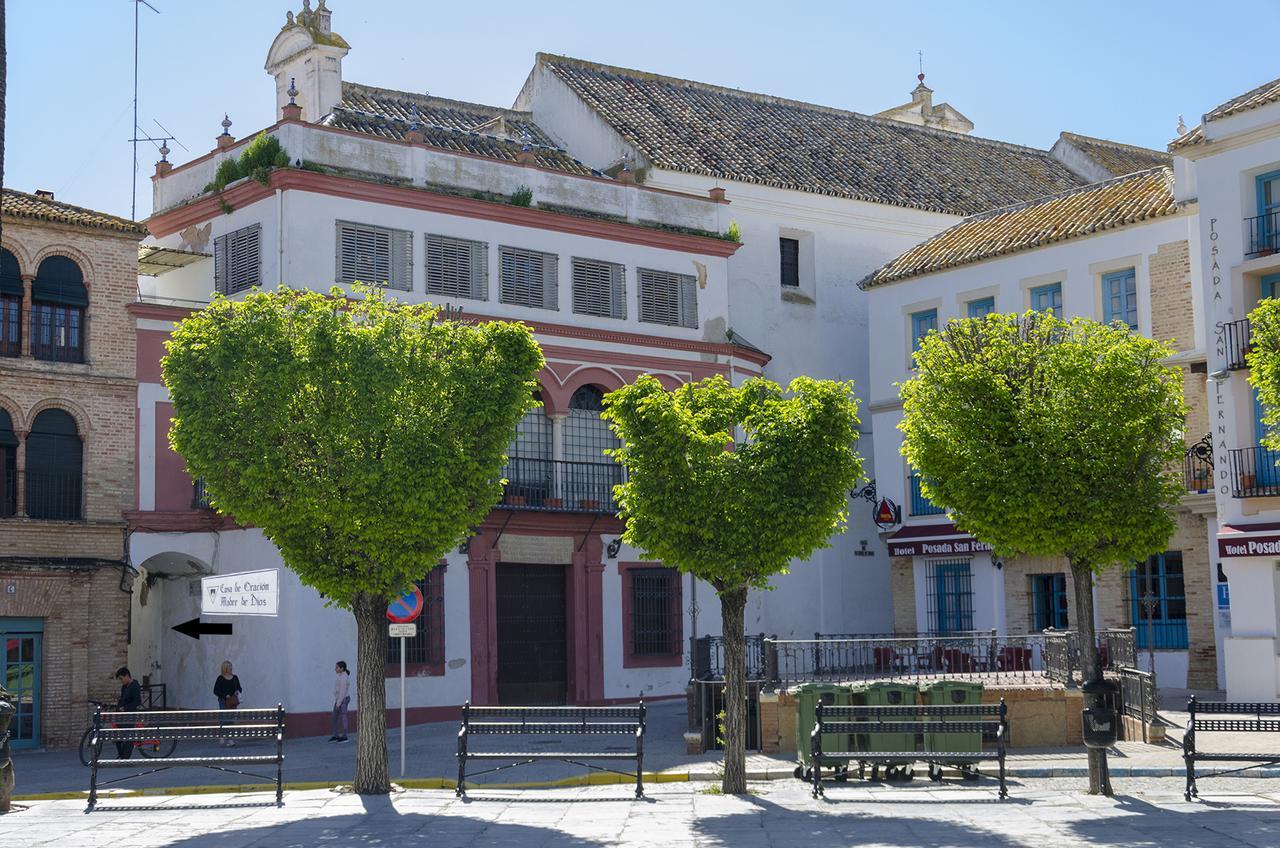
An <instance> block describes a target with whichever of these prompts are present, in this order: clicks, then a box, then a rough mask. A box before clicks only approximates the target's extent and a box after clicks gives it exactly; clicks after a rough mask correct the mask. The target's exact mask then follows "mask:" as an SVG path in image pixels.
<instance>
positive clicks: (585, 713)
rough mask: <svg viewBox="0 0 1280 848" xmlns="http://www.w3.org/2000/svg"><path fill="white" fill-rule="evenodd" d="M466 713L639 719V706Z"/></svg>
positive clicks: (470, 712)
mask: <svg viewBox="0 0 1280 848" xmlns="http://www.w3.org/2000/svg"><path fill="white" fill-rule="evenodd" d="M468 715H469V716H470V718H471V720H472V721H474V720H476V719H479V720H481V721H483V720H486V719H493V718H526V717H530V718H535V719H538V720H546V719H548V718H562V719H564V718H567V719H578V720H582V721H596V720H599V719H610V718H624V719H631V720H632V721H635V722H639V721H640V708H639V707H470V708H469V709H468Z"/></svg>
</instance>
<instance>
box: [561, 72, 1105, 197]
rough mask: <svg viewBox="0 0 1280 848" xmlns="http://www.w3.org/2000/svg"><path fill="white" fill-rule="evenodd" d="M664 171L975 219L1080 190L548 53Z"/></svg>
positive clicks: (1024, 166)
mask: <svg viewBox="0 0 1280 848" xmlns="http://www.w3.org/2000/svg"><path fill="white" fill-rule="evenodd" d="M538 61H539V62H540V63H541V64H543V65H544V66H545V67H546V68H547V69H548V70H549V71H550V72H551V73H553V74H555V75H556V77H558V78H559V79H560V80H562V81H563V82H564V83H565V84H566V85H567V86H569V88H570V89H572V90H573V91H574V92H575V93H576V94H577V95H578V96H579V97H580V98H582V100H583V101H585V102H586V104H587V105H588V106H590V107H591V108H592V109H594V110H595V111H596V112H597V113H598V114H599V115H600V116H601V117H602V118H603V119H604V120H605V121H606V122H607V123H608V124H609V125H610V126H612V127H613V129H614V130H615V131H617V132H618V133H619V134H620V135H622V137H623V138H625V139H626V140H627V141H628V142H630V143H631V144H632V145H634V146H635V147H636V148H637V149H638V150H639V151H640V152H641V153H642V154H643V155H644V156H645V157H646V158H647V159H648V160H649V162H650V163H651V164H652V165H654V166H655V167H658V168H663V169H667V170H672V171H685V172H689V173H696V174H705V175H707V176H711V177H720V178H723V179H731V180H737V181H741V182H749V183H758V184H761V185H768V186H774V187H777V188H785V189H793V190H796V191H805V192H813V193H816V194H826V195H832V196H836V197H847V198H852V199H856V200H865V201H868V202H871V203H884V204H890V205H894V206H907V207H912V208H916V209H927V210H931V211H936V212H946V213H952V214H973V213H975V212H980V211H982V210H984V209H990V208H991V207H993V206H1001V205H1004V204H1008V203H1013V202H1018V201H1023V200H1030V199H1031V198H1035V197H1043V196H1044V195H1046V194H1052V193H1053V192H1058V191H1063V190H1065V189H1070V188H1075V187H1077V186H1079V185H1081V184H1082V183H1083V182H1084V180H1082V179H1081V178H1080V177H1077V176H1076V175H1074V174H1073V173H1071V171H1069V170H1068V169H1067V168H1066V167H1065V166H1064V165H1063V164H1062V163H1060V162H1058V161H1057V160H1055V159H1053V158H1052V157H1051V156H1050V155H1049V153H1048V152H1047V151H1044V150H1037V149H1034V148H1030V147H1020V146H1017V145H1013V144H1006V143H1004V142H998V141H991V140H988V139H982V138H975V137H973V136H967V135H961V134H959V133H953V132H946V131H944V130H935V129H929V128H926V127H918V126H913V125H910V124H904V123H900V122H898V121H893V120H888V119H885V118H875V117H870V116H867V115H862V114H858V113H856V112H847V111H843V110H840V109H832V108H829V107H825V106H815V105H813V104H809V103H801V102H798V101H794V100H785V99H782V98H778V97H770V96H768V95H762V94H752V93H749V92H744V91H739V90H736V89H729V88H720V87H718V86H712V85H707V84H705V83H699V82H691V81H688V80H681V79H675V78H672V77H664V76H658V75H656V74H650V73H645V72H643V71H634V70H628V69H625V68H615V67H610V66H607V65H599V64H595V63H592V62H585V61H582V60H579V59H570V58H566V57H563V56H553V55H548V54H539V55H538Z"/></svg>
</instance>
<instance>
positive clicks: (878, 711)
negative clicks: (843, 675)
mask: <svg viewBox="0 0 1280 848" xmlns="http://www.w3.org/2000/svg"><path fill="white" fill-rule="evenodd" d="M999 715H1000V705H999V704H958V705H953V704H946V705H941V706H930V705H928V704H913V705H909V706H901V707H846V706H827V705H826V704H823V705H822V717H823V719H824V720H825V719H827V718H828V717H831V718H846V717H849V718H880V717H882V716H999Z"/></svg>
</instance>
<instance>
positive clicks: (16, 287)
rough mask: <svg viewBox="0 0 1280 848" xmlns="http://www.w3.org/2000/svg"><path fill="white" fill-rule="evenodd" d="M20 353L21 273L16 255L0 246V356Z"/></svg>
mask: <svg viewBox="0 0 1280 848" xmlns="http://www.w3.org/2000/svg"><path fill="white" fill-rule="evenodd" d="M21 353H22V274H21V273H20V272H19V269H18V257H16V256H14V255H13V254H12V253H10V252H9V251H7V250H5V249H4V248H0V356H18V355H20V354H21Z"/></svg>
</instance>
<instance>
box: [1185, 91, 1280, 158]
mask: <svg viewBox="0 0 1280 848" xmlns="http://www.w3.org/2000/svg"><path fill="white" fill-rule="evenodd" d="M1276 102H1280V79H1273V80H1272V81H1271V82H1267V83H1263V84H1262V85H1260V86H1258V87H1257V88H1255V89H1251V90H1250V91H1246V92H1245V93H1244V94H1241V95H1239V96H1237V97H1233V98H1231V99H1230V100H1228V101H1227V102H1226V103H1220V104H1219V105H1217V106H1215V107H1213V108H1212V109H1210V110H1209V111H1208V112H1206V113H1205V115H1204V121H1202V122H1201V123H1200V126H1198V127H1196V128H1195V129H1192V130H1189V131H1188V132H1185V133H1183V134H1182V135H1180V136H1178V137H1177V138H1175V139H1174V140H1173V141H1171V142H1169V149H1170V150H1177V149H1178V148H1180V147H1190V146H1191V145H1194V144H1202V143H1203V142H1204V140H1205V138H1204V124H1205V122H1208V121H1216V120H1218V119H1219V118H1225V117H1227V116H1229V115H1235V114H1237V113H1239V112H1247V111H1249V110H1250V109H1257V108H1258V107H1260V106H1266V105H1267V104H1268V103H1276Z"/></svg>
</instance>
